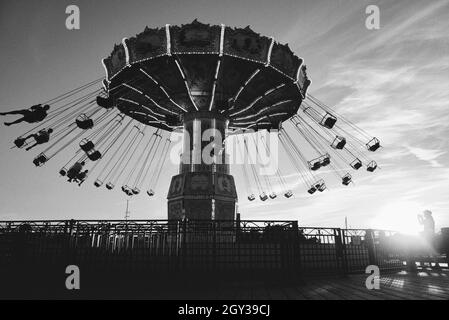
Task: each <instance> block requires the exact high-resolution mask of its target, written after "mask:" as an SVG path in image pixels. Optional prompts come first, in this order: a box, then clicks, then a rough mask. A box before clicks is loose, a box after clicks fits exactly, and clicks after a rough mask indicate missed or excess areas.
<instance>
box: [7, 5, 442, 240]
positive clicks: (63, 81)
mask: <svg viewBox="0 0 449 320" xmlns="http://www.w3.org/2000/svg"><path fill="white" fill-rule="evenodd" d="M70 4H76V5H78V6H79V8H80V13H81V25H80V30H72V31H69V30H67V29H66V27H65V20H66V17H67V15H66V14H65V8H66V7H67V6H68V5H70ZM368 5H377V6H378V7H379V9H380V29H378V30H368V29H367V28H366V26H365V20H366V18H367V14H366V13H365V8H366V7H367V6H368ZM195 18H198V19H199V20H200V21H202V22H204V23H210V24H221V23H224V24H226V25H229V26H239V27H245V26H247V25H250V26H251V27H252V29H253V30H255V31H256V32H259V33H261V34H264V35H267V36H273V37H274V38H275V39H276V40H277V41H279V42H281V43H288V44H289V46H290V48H291V49H292V50H293V51H294V52H295V53H296V54H297V55H298V56H300V57H302V58H303V59H304V61H305V64H306V65H307V68H308V74H309V77H310V78H311V79H312V81H313V83H312V85H311V87H310V89H309V92H310V93H312V94H313V95H314V96H316V97H319V98H320V100H322V101H324V102H325V103H326V104H328V105H330V106H332V107H333V108H334V109H335V110H337V111H338V112H339V113H340V114H343V115H344V116H345V117H346V118H348V119H350V120H351V121H352V122H354V123H356V124H357V125H358V126H360V127H362V128H363V129H365V130H366V131H368V132H370V133H371V134H372V135H374V136H376V137H378V138H380V139H381V142H382V145H383V148H382V149H381V151H380V152H379V154H377V155H376V157H375V158H376V161H377V162H378V163H379V165H380V167H381V169H380V170H378V171H377V172H376V173H375V174H368V173H366V172H364V173H363V174H360V175H359V174H358V173H357V176H356V178H357V179H356V180H355V183H354V184H353V185H351V186H350V187H349V188H343V187H342V186H341V185H339V184H338V183H337V182H335V183H334V184H331V185H329V190H328V191H326V192H323V193H321V194H317V195H313V196H309V195H307V194H306V193H305V192H304V187H303V186H302V185H301V184H299V179H298V177H297V176H295V175H294V174H293V170H292V169H291V168H288V165H285V167H284V168H283V171H284V172H285V174H286V179H287V182H288V184H289V185H290V186H291V187H292V189H293V191H294V193H295V197H294V198H291V199H285V198H283V197H279V198H278V199H276V200H272V201H267V202H260V201H254V202H249V201H247V200H246V194H245V192H244V190H245V188H244V185H243V181H242V177H241V173H239V172H238V171H237V172H235V177H236V183H237V188H238V190H239V212H240V213H241V215H242V219H267V220H298V221H299V223H300V225H303V226H316V227H319V226H326V227H329V226H331V227H342V226H343V223H344V218H345V217H347V219H348V223H349V226H350V227H353V228H385V229H391V230H400V231H417V230H419V225H418V224H417V222H416V220H417V219H416V215H417V214H420V213H421V212H422V211H423V210H424V209H430V210H432V212H433V216H434V218H435V221H436V226H437V228H440V227H449V192H448V190H449V155H448V153H447V150H448V147H449V142H448V138H447V137H448V136H449V126H448V123H449V105H448V104H449V90H448V88H449V36H448V33H447V30H449V1H448V0H435V1H414V0H397V1H374V0H371V1H363V0H340V1H336V0H322V1H321V0H320V1H317V0H310V1H309V0H307V1H303V0H288V1H284V0H277V1H267V0H257V1H256V0H251V1H246V0H240V1H225V0H220V1H215V0H203V1H199V0H195V1H172V0H164V1H134V0H133V1H118V0H108V1H100V0H96V1H61V0H58V1H56V0H54V1H50V0H40V1H24V0H15V1H12V0H8V1H5V0H0V39H1V42H2V46H1V50H0V61H2V68H1V73H0V110H1V111H8V110H12V109H16V108H24V107H29V106H31V105H33V104H36V103H39V102H40V101H45V100H49V99H51V98H52V97H55V96H57V95H59V94H61V93H63V92H66V91H68V90H70V89H72V88H75V87H78V86H79V85H81V84H83V83H87V82H89V81H91V80H94V79H97V78H99V77H101V76H102V75H103V74H104V70H103V68H102V65H101V62H100V61H101V59H102V58H103V57H105V56H107V55H108V54H109V53H110V51H111V50H112V48H113V45H114V44H115V43H119V42H120V41H121V39H122V38H123V37H126V36H128V37H129V36H133V35H135V34H136V33H139V32H141V31H142V30H143V29H144V28H145V26H147V25H148V26H150V27H159V26H163V25H165V24H166V23H170V24H174V25H176V24H185V23H189V22H191V21H192V20H194V19H195ZM8 119H9V118H8ZM1 120H2V122H3V119H1ZM5 120H6V118H5ZM28 128H29V126H27V125H26V124H23V125H22V124H21V125H17V126H15V127H5V126H3V125H1V127H0V152H1V158H0V176H1V177H2V178H1V194H0V220H24V219H36V220H39V219H69V218H74V219H122V218H123V217H124V212H125V207H126V196H125V195H124V194H123V193H122V192H119V191H114V192H111V191H107V190H105V189H104V188H102V189H96V188H95V187H94V186H93V185H92V181H89V183H86V184H85V185H83V187H81V188H79V187H78V186H77V185H75V184H68V183H66V182H65V181H64V179H62V178H60V177H59V176H58V171H59V168H60V167H61V166H62V165H63V164H64V163H65V162H66V161H67V160H68V159H69V158H70V154H67V155H62V156H61V157H58V158H57V159H55V160H54V161H51V162H49V163H48V164H47V165H45V166H44V167H41V168H36V167H34V165H33V164H32V163H31V161H32V159H33V158H34V156H35V155H36V154H35V153H25V152H22V150H11V149H10V147H11V141H12V140H14V138H15V137H17V136H19V135H21V134H22V133H23V132H25V131H27V130H28ZM176 172H177V168H176V166H175V165H174V164H170V163H169V164H167V165H166V167H165V168H164V172H163V175H162V176H163V178H162V179H161V181H160V183H159V185H158V188H157V190H156V196H155V197H154V198H149V197H147V196H146V195H144V194H142V195H140V196H139V197H135V198H134V199H132V200H131V201H130V211H131V214H130V217H131V218H133V219H164V218H166V214H167V213H166V212H167V205H166V194H167V190H168V185H169V182H170V177H171V176H172V175H174V174H176Z"/></svg>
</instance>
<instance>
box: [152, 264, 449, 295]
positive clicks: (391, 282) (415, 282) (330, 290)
mask: <svg viewBox="0 0 449 320" xmlns="http://www.w3.org/2000/svg"><path fill="white" fill-rule="evenodd" d="M367 276H368V275H365V274H358V275H348V276H340V277H336V276H333V277H320V278H308V279H304V280H303V281H302V282H301V283H296V284H291V285H288V284H287V285H267V284H263V283H259V284H252V285H249V284H246V285H245V284H242V283H238V284H237V283H235V284H229V285H226V286H221V287H219V288H216V289H214V290H210V291H209V290H207V291H203V292H201V293H193V292H183V293H181V292H178V294H175V295H173V293H172V294H170V295H169V296H164V295H163V296H159V297H154V296H153V297H152V298H153V299H154V298H156V299H157V298H159V299H182V300H184V299H187V300H189V299H192V300H194V299H204V300H215V299H224V300H251V299H257V300H259V299H260V300H392V299H394V300H429V299H431V300H449V270H441V271H435V270H433V271H432V270H427V271H417V272H414V273H410V272H405V271H402V272H397V273H385V274H381V276H380V289H379V290H368V289H367V288H366V286H365V280H366V277H367Z"/></svg>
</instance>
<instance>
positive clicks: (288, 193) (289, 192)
mask: <svg viewBox="0 0 449 320" xmlns="http://www.w3.org/2000/svg"><path fill="white" fill-rule="evenodd" d="M292 196H293V192H291V191H290V190H289V191H287V192H286V193H284V197H286V198H287V199H288V198H291V197H292Z"/></svg>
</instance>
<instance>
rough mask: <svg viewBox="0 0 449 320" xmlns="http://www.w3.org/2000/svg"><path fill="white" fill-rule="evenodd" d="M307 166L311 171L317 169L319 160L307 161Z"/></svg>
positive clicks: (319, 164)
mask: <svg viewBox="0 0 449 320" xmlns="http://www.w3.org/2000/svg"><path fill="white" fill-rule="evenodd" d="M309 168H310V170H312V171H317V170H318V169H319V168H321V162H320V161H316V160H312V161H309Z"/></svg>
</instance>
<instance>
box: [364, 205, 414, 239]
mask: <svg viewBox="0 0 449 320" xmlns="http://www.w3.org/2000/svg"><path fill="white" fill-rule="evenodd" d="M421 208H422V206H421V205H420V204H418V203H416V202H413V201H401V202H394V203H389V204H386V205H383V206H381V207H380V208H379V210H378V213H377V214H376V216H375V217H374V218H373V219H372V220H371V223H370V225H371V227H372V228H375V229H384V230H393V231H399V232H401V233H404V234H409V235H418V234H419V233H420V232H421V231H422V226H421V225H420V224H419V222H418V219H417V216H418V215H419V214H422V211H423V210H422V209H421Z"/></svg>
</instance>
